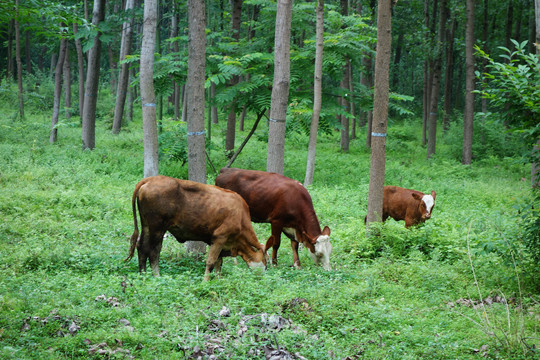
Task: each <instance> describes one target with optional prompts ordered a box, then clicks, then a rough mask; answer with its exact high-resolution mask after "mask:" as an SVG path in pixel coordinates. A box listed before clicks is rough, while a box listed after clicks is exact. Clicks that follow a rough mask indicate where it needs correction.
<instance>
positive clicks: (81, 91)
mask: <svg viewBox="0 0 540 360" xmlns="http://www.w3.org/2000/svg"><path fill="white" fill-rule="evenodd" d="M77 32H78V29H77V23H73V34H77ZM75 49H77V66H78V70H79V116H80V117H81V119H82V114H83V109H84V53H83V51H82V43H81V39H80V38H75Z"/></svg>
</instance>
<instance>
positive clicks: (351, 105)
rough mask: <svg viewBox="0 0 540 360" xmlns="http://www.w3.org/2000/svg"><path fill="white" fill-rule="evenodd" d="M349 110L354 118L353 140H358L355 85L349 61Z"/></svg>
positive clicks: (352, 126)
mask: <svg viewBox="0 0 540 360" xmlns="http://www.w3.org/2000/svg"><path fill="white" fill-rule="evenodd" d="M349 94H350V97H349V108H350V113H351V116H352V124H351V140H354V139H356V107H355V105H354V84H353V67H352V63H351V62H350V61H349Z"/></svg>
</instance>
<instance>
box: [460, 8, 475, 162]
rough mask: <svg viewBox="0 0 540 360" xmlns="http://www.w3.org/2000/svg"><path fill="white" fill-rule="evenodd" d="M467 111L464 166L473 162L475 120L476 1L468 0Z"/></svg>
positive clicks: (464, 136)
mask: <svg viewBox="0 0 540 360" xmlns="http://www.w3.org/2000/svg"><path fill="white" fill-rule="evenodd" d="M465 67H466V74H465V111H464V115H463V116H464V119H463V125H464V131H463V155H462V160H461V162H462V164H464V165H469V164H470V163H471V160H472V144H473V118H474V93H473V91H474V82H475V76H474V0H467V26H466V30H465Z"/></svg>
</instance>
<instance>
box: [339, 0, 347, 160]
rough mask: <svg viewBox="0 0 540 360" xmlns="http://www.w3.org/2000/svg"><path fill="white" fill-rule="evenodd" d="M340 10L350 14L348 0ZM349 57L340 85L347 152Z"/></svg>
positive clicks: (344, 146)
mask: <svg viewBox="0 0 540 360" xmlns="http://www.w3.org/2000/svg"><path fill="white" fill-rule="evenodd" d="M339 3H340V12H341V15H342V16H347V15H348V14H349V2H348V0H340V2H339ZM349 64H350V62H349V59H346V60H345V65H344V66H343V69H342V73H341V74H342V75H341V83H340V87H341V89H342V91H343V92H344V93H345V94H344V96H342V97H340V98H339V100H338V101H339V102H340V104H339V105H340V106H341V111H342V112H343V113H342V114H341V116H340V119H341V126H342V129H341V131H340V133H341V141H340V143H341V144H340V145H341V151H344V152H347V151H349V124H350V122H349V117H348V116H347V113H348V112H349V100H348V98H347V95H348V92H349Z"/></svg>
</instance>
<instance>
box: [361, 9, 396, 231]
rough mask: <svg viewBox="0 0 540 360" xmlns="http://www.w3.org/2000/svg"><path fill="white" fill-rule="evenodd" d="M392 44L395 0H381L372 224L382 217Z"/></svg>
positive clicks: (370, 204) (370, 199) (370, 209)
mask: <svg viewBox="0 0 540 360" xmlns="http://www.w3.org/2000/svg"><path fill="white" fill-rule="evenodd" d="M391 45H392V0H379V6H378V11H377V55H376V57H375V99H374V107H373V132H372V133H371V136H372V140H371V167H370V174H369V194H368V209H367V226H368V227H369V224H370V223H372V222H376V221H382V210H383V189H384V171H385V163H386V127H387V117H388V96H389V71H390V55H391Z"/></svg>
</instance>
